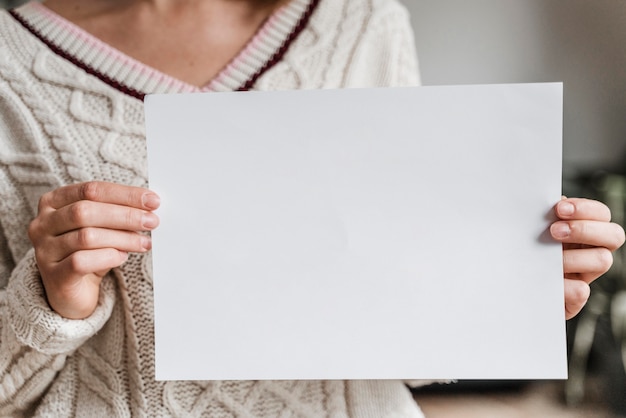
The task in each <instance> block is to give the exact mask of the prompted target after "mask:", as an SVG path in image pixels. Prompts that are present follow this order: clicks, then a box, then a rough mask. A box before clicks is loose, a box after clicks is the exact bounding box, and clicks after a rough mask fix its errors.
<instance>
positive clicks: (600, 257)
mask: <svg viewBox="0 0 626 418" xmlns="http://www.w3.org/2000/svg"><path fill="white" fill-rule="evenodd" d="M555 212H556V215H557V217H558V218H559V220H558V221H556V222H554V223H553V224H552V225H551V226H550V233H551V234H552V237H553V238H554V239H556V240H557V241H560V242H562V243H563V271H564V273H565V317H566V319H570V318H573V317H574V316H576V315H577V314H578V312H580V310H581V309H582V308H583V306H585V303H587V299H588V298H589V291H590V290H589V284H590V283H591V282H593V281H594V280H595V279H597V278H598V277H600V276H601V275H603V274H604V273H606V272H607V271H608V270H609V268H610V267H611V265H612V264H613V251H615V250H616V249H618V248H619V247H621V246H622V244H623V243H624V229H622V227H621V226H619V225H618V224H616V223H613V222H611V211H610V210H609V208H608V207H607V206H606V205H604V204H603V203H601V202H598V201H595V200H589V199H576V198H570V199H567V198H563V200H561V201H560V202H559V203H557V204H556V206H555Z"/></svg>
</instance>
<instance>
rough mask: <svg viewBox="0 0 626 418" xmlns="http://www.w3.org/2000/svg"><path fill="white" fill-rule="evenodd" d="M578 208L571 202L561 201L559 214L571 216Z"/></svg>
mask: <svg viewBox="0 0 626 418" xmlns="http://www.w3.org/2000/svg"><path fill="white" fill-rule="evenodd" d="M575 210H576V208H575V207H574V205H572V204H571V203H569V202H561V203H559V215H562V216H571V215H573V214H574V211H575Z"/></svg>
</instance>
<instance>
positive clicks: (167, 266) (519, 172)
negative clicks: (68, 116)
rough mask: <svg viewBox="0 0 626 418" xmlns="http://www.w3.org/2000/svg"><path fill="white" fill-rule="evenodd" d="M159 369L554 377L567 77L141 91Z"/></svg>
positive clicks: (164, 374)
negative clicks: (155, 224) (151, 198)
mask: <svg viewBox="0 0 626 418" xmlns="http://www.w3.org/2000/svg"><path fill="white" fill-rule="evenodd" d="M145 107H146V127H147V138H148V157H149V158H148V159H149V171H150V185H151V188H152V189H153V190H155V191H156V192H157V193H159V195H160V196H161V198H162V207H161V208H160V209H159V210H158V212H157V213H158V215H159V216H160V218H161V225H160V226H159V228H158V229H157V230H156V231H154V233H153V273H154V278H153V280H154V298H155V333H156V347H155V350H156V353H155V354H156V378H157V379H159V380H225V379H228V380H230V379H235V380H240V379H243V380H248V379H421V378H423V379H527V378H533V379H536V378H550V379H552V378H565V377H566V373H567V372H566V369H567V364H566V343H565V320H564V308H563V271H562V258H561V257H562V256H561V246H560V245H559V244H558V243H555V242H552V241H551V240H550V239H549V238H548V235H547V229H548V227H549V224H550V222H551V221H552V220H553V215H552V211H553V209H552V208H553V206H554V204H555V203H556V202H557V201H558V200H559V199H560V196H561V148H562V144H561V142H562V85H561V84H560V83H545V84H524V85H483V86H446V87H421V88H393V89H348V90H325V91H283V92H246V93H209V94H181V95H151V96H147V97H146V103H145Z"/></svg>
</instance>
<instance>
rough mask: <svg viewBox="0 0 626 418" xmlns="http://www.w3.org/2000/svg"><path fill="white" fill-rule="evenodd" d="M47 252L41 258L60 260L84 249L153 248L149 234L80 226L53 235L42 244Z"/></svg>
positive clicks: (141, 250)
mask: <svg viewBox="0 0 626 418" xmlns="http://www.w3.org/2000/svg"><path fill="white" fill-rule="evenodd" d="M41 248H42V249H44V248H45V249H46V250H45V251H47V253H45V254H42V251H43V250H40V251H39V253H40V258H45V259H46V260H49V261H50V262H59V261H61V260H63V259H64V258H66V257H67V256H69V255H70V254H72V253H74V252H77V251H82V250H97V249H101V248H115V249H116V250H118V251H124V252H135V253H142V252H146V251H148V250H150V249H151V248H152V240H151V239H150V237H149V236H147V235H143V234H139V233H137V232H130V231H119V230H114V229H105V228H80V229H76V230H73V231H70V232H67V233H65V234H62V235H59V236H57V237H51V238H50V239H49V241H48V242H47V243H45V244H44V245H42V246H41Z"/></svg>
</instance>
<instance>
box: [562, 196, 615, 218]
mask: <svg viewBox="0 0 626 418" xmlns="http://www.w3.org/2000/svg"><path fill="white" fill-rule="evenodd" d="M555 211H556V215H557V216H558V217H559V218H561V219H588V220H594V221H604V222H609V221H610V220H611V211H610V209H609V208H608V206H606V205H605V204H604V203H602V202H598V201H597V200H591V199H582V198H569V199H567V198H566V199H563V200H561V201H560V202H559V203H557V204H556V206H555Z"/></svg>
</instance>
